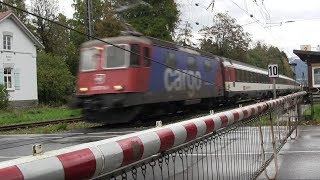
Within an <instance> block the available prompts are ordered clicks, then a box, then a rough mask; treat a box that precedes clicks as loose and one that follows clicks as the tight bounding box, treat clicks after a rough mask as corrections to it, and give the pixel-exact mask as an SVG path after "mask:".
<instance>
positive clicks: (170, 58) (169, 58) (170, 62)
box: [164, 52, 177, 68]
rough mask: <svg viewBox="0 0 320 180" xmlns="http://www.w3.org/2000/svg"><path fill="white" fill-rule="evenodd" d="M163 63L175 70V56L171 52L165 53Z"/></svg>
mask: <svg viewBox="0 0 320 180" xmlns="http://www.w3.org/2000/svg"><path fill="white" fill-rule="evenodd" d="M164 63H165V64H166V65H167V66H170V67H174V68H175V67H176V66H177V62H176V56H175V54H174V53H173V52H167V53H166V55H165V57H164Z"/></svg>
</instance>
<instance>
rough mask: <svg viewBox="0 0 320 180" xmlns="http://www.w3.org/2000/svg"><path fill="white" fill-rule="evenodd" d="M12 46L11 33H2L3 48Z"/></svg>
mask: <svg viewBox="0 0 320 180" xmlns="http://www.w3.org/2000/svg"><path fill="white" fill-rule="evenodd" d="M11 48H12V36H11V35H3V49H4V50H11Z"/></svg>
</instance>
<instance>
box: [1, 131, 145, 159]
mask: <svg viewBox="0 0 320 180" xmlns="http://www.w3.org/2000/svg"><path fill="white" fill-rule="evenodd" d="M145 129H147V128H144V127H143V128H116V129H107V130H106V128H89V129H82V130H74V131H70V132H61V133H55V134H14V135H0V162H1V161H6V160H11V159H16V158H19V157H22V156H28V155H32V146H33V145H34V144H42V146H43V149H44V152H47V151H51V150H57V149H61V148H65V147H69V146H73V145H78V144H83V143H88V142H93V141H99V140H103V139H108V138H113V137H117V136H121V135H125V134H129V133H134V132H137V131H141V130H145Z"/></svg>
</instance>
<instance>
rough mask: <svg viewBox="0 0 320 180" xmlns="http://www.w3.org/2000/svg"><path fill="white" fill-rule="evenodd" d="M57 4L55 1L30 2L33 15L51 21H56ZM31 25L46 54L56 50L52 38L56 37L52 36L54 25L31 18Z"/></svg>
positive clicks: (36, 0) (34, 0)
mask: <svg viewBox="0 0 320 180" xmlns="http://www.w3.org/2000/svg"><path fill="white" fill-rule="evenodd" d="M58 9H59V6H58V3H57V0H32V1H31V11H32V12H33V13H34V14H37V15H39V16H40V17H44V18H47V19H51V20H57V19H58ZM32 25H33V26H34V34H35V35H36V36H37V37H38V38H39V39H40V40H41V42H42V44H43V45H44V47H45V49H44V50H45V51H46V52H51V53H52V52H53V51H54V49H55V48H56V47H55V46H54V45H53V43H54V42H53V41H52V39H53V38H52V37H57V35H54V33H55V31H54V29H55V28H54V27H55V26H56V25H54V24H52V23H50V22H48V21H46V20H43V19H41V18H33V19H32Z"/></svg>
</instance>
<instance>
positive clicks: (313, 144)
mask: <svg viewBox="0 0 320 180" xmlns="http://www.w3.org/2000/svg"><path fill="white" fill-rule="evenodd" d="M140 130H143V129H138V128H135V129H132V128H126V129H117V130H116V131H114V130H111V129H110V130H107V131H105V130H104V131H103V130H101V131H99V130H94V131H87V132H67V133H63V134H45V135H41V134H38V135H1V136H0V161H5V160H10V159H15V158H18V157H21V156H26V155H31V154H32V150H31V147H32V145H33V144H37V143H41V144H42V145H43V146H44V151H50V150H55V149H60V148H64V147H69V146H72V145H76V144H81V143H86V142H92V141H98V140H102V139H107V138H112V137H116V136H120V135H124V134H128V133H132V132H135V131H140ZM294 136H295V133H293V134H292V137H294ZM319 137H320V127H317V126H300V127H299V128H298V137H297V138H296V139H294V140H291V139H288V142H287V144H286V145H285V146H284V147H283V148H282V150H281V151H280V153H279V154H278V161H279V163H278V164H279V172H278V174H277V178H276V179H319V177H320V171H319V169H320V138H319ZM239 139H241V137H239V136H238V135H236V136H234V139H230V142H231V141H233V142H234V143H236V142H237V141H238V140H239ZM239 142H241V141H239ZM219 149H220V148H219ZM266 151H267V152H266V153H268V154H271V153H272V151H271V147H268V148H267V149H266ZM214 154H215V152H208V153H205V154H204V152H202V153H199V155H198V156H197V155H194V154H188V156H189V158H188V161H189V163H188V168H187V167H182V166H179V158H177V161H176V166H175V172H176V175H175V179H184V178H186V177H185V176H186V175H187V176H188V177H189V179H198V177H199V178H200V179H203V177H207V176H208V175H209V177H211V176H214V177H215V176H216V173H215V172H214V171H212V170H211V168H213V169H216V167H211V166H208V165H207V163H208V161H207V160H206V159H207V158H204V157H206V156H215V155H214ZM239 154H240V156H239ZM241 154H243V155H246V152H244V151H243V152H242V151H241V152H238V157H240V158H241ZM225 155H226V154H225V153H224V152H223V151H221V152H218V156H225ZM230 155H232V154H230ZM225 157H227V156H225ZM222 159H223V158H222ZM209 161H210V158H209ZM209 163H210V162H209ZM180 164H181V163H180ZM233 165H235V166H238V165H237V163H233ZM233 165H231V166H233ZM207 167H209V169H208V170H207ZM166 168H168V167H167V166H164V167H163V171H164V172H166V171H167V170H166ZM186 168H187V169H188V172H187V169H186ZM169 169H170V170H169V171H170V174H171V175H172V174H173V173H172V172H171V171H172V170H173V167H171V166H169ZM232 169H234V170H236V171H238V172H237V173H235V174H236V175H239V176H240V179H241V177H242V178H244V179H247V178H248V177H249V174H248V172H247V171H246V169H240V170H241V171H240V170H237V168H232ZM159 170H160V169H159V167H158V166H156V169H155V171H159ZM220 170H221V167H220ZM267 172H268V174H269V176H271V177H272V176H274V174H275V169H274V164H273V162H271V163H270V166H269V168H268V169H267ZM151 174H152V172H150V171H148V172H147V176H150V177H151ZM156 174H159V173H156ZM231 174H233V173H231ZM171 175H170V178H173V177H171ZM191 176H192V177H193V178H191ZM167 177H168V176H166V177H164V178H165V179H167ZM157 178H160V177H157ZM226 178H230V177H226ZM233 178H237V179H238V178H239V177H233ZM129 179H130V178H129ZM258 179H267V178H266V176H265V175H264V173H262V174H261V175H260V177H259V178H258Z"/></svg>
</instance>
